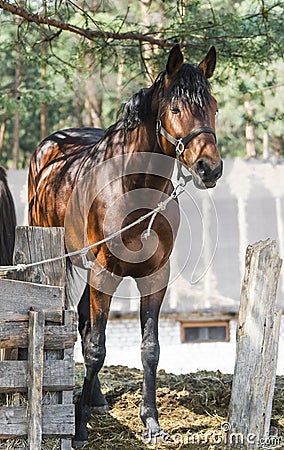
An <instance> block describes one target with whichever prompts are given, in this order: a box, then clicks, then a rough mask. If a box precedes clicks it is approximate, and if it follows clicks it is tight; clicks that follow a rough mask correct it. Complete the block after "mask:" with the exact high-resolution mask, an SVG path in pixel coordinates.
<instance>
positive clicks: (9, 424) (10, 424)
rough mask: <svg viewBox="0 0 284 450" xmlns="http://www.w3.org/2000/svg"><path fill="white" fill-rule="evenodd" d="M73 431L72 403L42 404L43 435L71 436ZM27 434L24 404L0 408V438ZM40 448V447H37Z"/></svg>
mask: <svg viewBox="0 0 284 450" xmlns="http://www.w3.org/2000/svg"><path fill="white" fill-rule="evenodd" d="M74 431H75V421H74V408H73V405H43V407H42V434H43V437H58V435H59V436H64V437H66V438H68V437H70V438H71V437H72V436H73V435H74ZM27 434H28V424H27V408H26V406H9V407H5V406H3V407H1V408H0V439H9V438H17V437H26V436H27ZM39 448H40V447H39Z"/></svg>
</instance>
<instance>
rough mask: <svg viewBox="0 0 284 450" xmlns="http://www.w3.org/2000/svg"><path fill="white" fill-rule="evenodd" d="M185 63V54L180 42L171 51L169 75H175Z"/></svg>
mask: <svg viewBox="0 0 284 450" xmlns="http://www.w3.org/2000/svg"><path fill="white" fill-rule="evenodd" d="M182 65H183V54H182V52H181V50H180V46H179V44H176V45H175V46H174V47H173V48H172V49H171V51H170V54H169V58H168V62H167V66H166V71H167V74H168V75H169V77H172V76H174V75H175V74H176V73H177V72H178V71H179V70H180V69H181V66H182Z"/></svg>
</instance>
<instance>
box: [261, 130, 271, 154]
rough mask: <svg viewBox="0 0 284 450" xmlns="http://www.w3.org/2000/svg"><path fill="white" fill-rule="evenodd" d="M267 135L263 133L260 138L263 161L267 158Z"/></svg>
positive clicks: (266, 132) (268, 152)
mask: <svg viewBox="0 0 284 450" xmlns="http://www.w3.org/2000/svg"><path fill="white" fill-rule="evenodd" d="M269 154H270V151H269V134H268V131H265V132H264V133H263V137H262V157H263V159H268V158H269Z"/></svg>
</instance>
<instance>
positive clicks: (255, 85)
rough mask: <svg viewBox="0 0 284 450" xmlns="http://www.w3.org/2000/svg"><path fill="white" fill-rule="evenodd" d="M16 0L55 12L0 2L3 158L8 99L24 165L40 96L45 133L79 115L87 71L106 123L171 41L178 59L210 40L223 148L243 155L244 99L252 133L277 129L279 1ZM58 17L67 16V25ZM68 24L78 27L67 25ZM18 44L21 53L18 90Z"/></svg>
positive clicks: (8, 148) (8, 139)
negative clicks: (250, 109) (13, 8)
mask: <svg viewBox="0 0 284 450" xmlns="http://www.w3.org/2000/svg"><path fill="white" fill-rule="evenodd" d="M7 4H8V5H12V4H13V3H12V2H11V3H9V2H7ZM20 4H21V8H22V10H23V11H24V12H26V13H28V12H31V13H33V14H38V15H39V16H40V17H45V18H49V19H53V20H57V22H58V23H59V25H58V26H56V27H55V26H51V25H44V24H38V23H36V20H34V21H28V20H27V17H25V16H22V18H21V19H19V18H18V19H16V16H14V15H13V14H12V13H11V12H8V11H5V10H3V9H2V10H1V9H0V29H1V34H0V52H1V60H0V80H1V81H0V124H1V122H3V121H4V120H6V130H5V140H4V146H3V149H2V155H0V156H1V162H2V163H3V162H4V163H6V164H8V163H9V162H10V161H11V158H12V147H13V130H14V112H15V109H16V107H19V109H20V118H21V134H20V148H21V155H20V156H21V158H20V159H21V162H22V164H23V165H25V164H26V163H27V161H28V160H29V155H30V154H31V152H32V151H33V149H34V147H35V146H36V145H37V144H38V142H39V141H40V126H39V123H40V111H41V106H42V105H43V104H46V105H47V111H48V116H47V125H48V132H52V131H53V130H55V129H58V128H65V127H68V126H76V125H78V124H80V123H83V124H84V123H85V117H86V113H87V111H86V108H87V107H86V101H85V100H86V96H87V92H86V90H87V89H88V88H87V87H86V86H87V82H88V80H89V81H90V80H91V82H92V83H93V86H94V94H93V95H94V96H95V97H96V100H97V101H98V103H100V104H101V105H102V117H101V120H102V124H103V126H104V127H107V126H109V125H110V124H111V123H113V122H114V121H115V120H116V114H117V111H118V110H119V107H120V103H121V102H122V101H123V100H124V99H126V98H128V97H129V96H130V95H131V94H132V93H134V92H135V91H137V90H138V89H140V88H141V87H143V86H146V85H147V83H148V81H147V80H146V77H145V74H146V68H147V70H149V71H150V72H151V73H155V74H158V73H159V71H161V70H162V69H164V65H165V61H166V58H167V54H168V52H169V48H170V47H171V45H173V44H174V43H176V42H179V43H180V44H181V45H182V46H183V49H184V52H185V55H186V59H187V60H190V61H193V62H196V63H198V62H200V61H201V60H202V59H203V57H204V56H205V54H206V52H207V50H208V49H209V47H210V46H211V45H215V47H216V48H217V52H218V66H217V71H216V73H215V75H214V80H213V82H212V85H213V91H214V92H215V93H216V96H217V99H218V101H219V110H220V113H219V118H218V120H217V125H218V135H219V143H220V146H221V147H222V148H223V150H224V152H225V153H226V154H228V155H231V156H236V155H238V156H243V155H244V147H245V142H244V128H245V121H246V120H247V119H248V118H247V117H245V113H244V107H243V104H244V101H245V100H247V99H249V100H250V102H253V104H254V106H255V114H254V117H253V121H254V125H255V128H256V132H257V134H258V136H259V137H260V138H261V136H262V133H263V132H264V131H265V130H268V131H269V132H270V133H273V134H275V135H279V136H280V135H281V133H283V128H282V123H281V120H282V119H283V102H281V101H280V95H281V93H282V95H283V87H281V86H280V85H281V83H282V81H281V77H282V80H283V72H284V67H283V64H281V63H280V62H279V61H281V59H282V58H283V48H284V42H283V40H284V35H283V30H282V23H283V20H282V17H283V9H284V8H283V3H282V2H281V1H280V2H278V1H276V0H240V1H239V2H237V1H235V0H191V1H189V0H183V1H180V0H177V1H173V0H170V1H168V2H164V1H162V0H155V1H154V0H153V1H152V2H148V3H147V4H148V9H147V7H146V6H145V4H146V2H144V6H143V5H142V1H138V2H133V1H126V0H120V1H119V2H118V1H112V2H110V1H96V0H88V1H87V0H80V1H77V2H76V1H71V0H65V1H64V2H62V1H60V2H57V1H55V2H43V3H42V5H41V4H39V3H37V2H30V1H29V2H28V1H25V0H22V1H21V3H20ZM39 5H41V6H39ZM38 8H39V9H38ZM6 9H7V10H8V9H9V8H6ZM60 24H68V25H69V26H70V27H69V31H65V30H63V28H64V27H63V26H62V27H60ZM71 26H74V27H77V28H76V29H77V30H79V32H78V33H77V32H76V33H74V32H72V29H71ZM73 31H74V30H73ZM90 32H95V33H96V35H95V36H93V35H91V34H90ZM84 33H85V34H86V36H85V37H84V36H83V34H84ZM88 33H89V34H88ZM109 33H116V36H113V35H112V36H110V35H109ZM92 36H93V37H92ZM147 39H155V40H156V41H155V42H156V44H155V45H154V46H152V47H149V43H147V42H146V40H147ZM17 45H18V48H19V49H20V57H21V85H20V89H19V92H18V93H17V92H15V61H16V48H17ZM149 48H150V50H149ZM43 68H45V75H43ZM282 98H283V97H282ZM258 151H259V152H261V141H259V142H258Z"/></svg>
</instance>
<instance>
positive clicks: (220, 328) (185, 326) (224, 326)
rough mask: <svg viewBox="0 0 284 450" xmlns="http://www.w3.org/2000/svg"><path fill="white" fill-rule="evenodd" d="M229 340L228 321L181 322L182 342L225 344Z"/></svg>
mask: <svg viewBox="0 0 284 450" xmlns="http://www.w3.org/2000/svg"><path fill="white" fill-rule="evenodd" d="M229 339H230V332H229V322H228V321H219V322H216V321H212V322H182V323H181V340H182V342H227V341H229Z"/></svg>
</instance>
